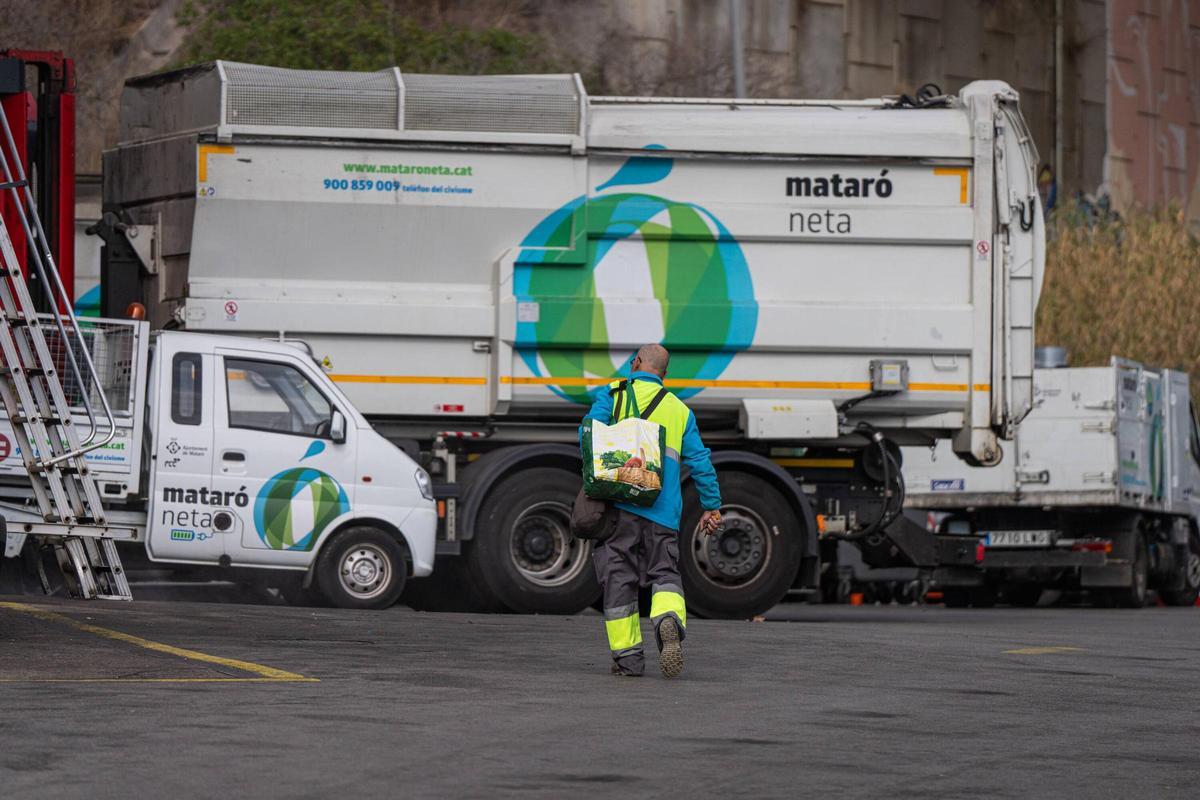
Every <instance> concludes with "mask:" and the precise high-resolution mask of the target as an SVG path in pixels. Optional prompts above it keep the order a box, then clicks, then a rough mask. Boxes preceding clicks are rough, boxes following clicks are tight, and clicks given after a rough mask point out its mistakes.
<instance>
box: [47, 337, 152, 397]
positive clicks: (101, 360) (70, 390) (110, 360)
mask: <svg viewBox="0 0 1200 800" xmlns="http://www.w3.org/2000/svg"><path fill="white" fill-rule="evenodd" d="M43 319H44V320H45V324H43V325H41V326H40V327H41V329H42V334H43V335H44V336H45V337H46V346H47V347H48V348H49V350H50V354H51V356H52V357H53V358H54V363H55V365H56V369H57V370H58V374H59V378H60V380H61V382H62V387H63V393H64V394H65V395H66V398H67V402H68V403H69V404H70V405H71V408H72V410H75V411H79V412H80V413H83V411H84V397H85V394H84V393H85V392H86V397H87V399H88V400H89V401H90V402H91V405H92V408H99V407H100V405H101V403H100V394H99V391H100V390H102V391H103V392H104V394H105V395H107V396H108V401H109V403H110V405H111V406H112V410H113V414H115V415H117V416H130V415H132V414H133V387H132V385H131V384H132V380H133V366H134V363H133V359H134V357H135V353H136V350H135V338H136V334H135V326H136V323H133V322H124V321H121V320H103V321H100V320H93V319H88V318H81V319H80V320H79V331H80V332H79V335H76V334H75V333H74V332H73V331H72V330H71V329H70V328H69V327H67V328H66V331H67V339H68V342H66V343H64V341H63V338H62V334H61V332H60V331H59V328H58V326H57V325H55V324H54V323H53V317H51V316H49V315H44V317H43ZM80 337H82V338H80ZM68 344H69V346H70V347H71V349H72V351H73V352H74V354H75V362H76V363H78V364H82V363H83V361H84V359H83V352H82V350H83V348H84V347H87V350H88V352H89V353H90V354H91V356H92V361H93V362H94V363H95V365H96V374H97V376H98V377H99V381H100V386H99V387H97V386H96V383H95V382H94V381H90V380H88V379H87V377H86V376H85V377H84V381H85V384H86V385H82V386H81V385H80V382H79V376H77V375H76V374H75V372H74V370H72V369H71V368H70V367H69V360H68V359H67V350H66V347H67V345H68Z"/></svg>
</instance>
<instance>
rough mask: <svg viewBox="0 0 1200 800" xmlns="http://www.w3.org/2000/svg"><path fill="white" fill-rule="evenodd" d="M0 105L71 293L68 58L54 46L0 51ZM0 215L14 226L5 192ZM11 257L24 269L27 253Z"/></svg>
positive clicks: (71, 87) (71, 79) (71, 78)
mask: <svg viewBox="0 0 1200 800" xmlns="http://www.w3.org/2000/svg"><path fill="white" fill-rule="evenodd" d="M0 109H2V110H3V112H4V115H5V116H6V117H7V118H8V124H9V127H10V128H11V130H12V131H13V137H14V139H15V141H14V143H13V144H14V148H15V153H10V155H12V156H13V157H14V158H15V159H17V160H19V161H20V162H21V164H22V165H23V166H24V167H25V172H26V174H27V175H28V176H29V180H30V181H31V182H32V184H33V190H34V194H35V195H36V197H37V204H38V213H39V215H40V216H41V218H42V221H43V224H44V225H45V228H46V237H47V239H48V240H49V242H50V249H51V252H53V254H54V259H55V261H56V262H57V265H58V272H59V274H60V275H61V276H62V282H63V285H64V286H65V287H66V288H67V291H68V292H74V287H75V64H74V62H72V61H71V59H69V58H67V57H65V56H64V55H63V54H62V53H61V52H57V51H43V50H0ZM22 132H24V136H22ZM0 146H3V147H6V148H7V147H8V144H7V143H6V142H0ZM0 177H2V176H0ZM5 194H6V195H8V194H11V193H5ZM0 214H2V215H3V217H4V221H5V222H6V223H7V224H8V225H9V226H10V228H11V229H13V230H18V229H19V227H20V218H19V217H18V216H17V212H16V209H15V208H13V207H12V200H11V199H9V198H8V197H5V199H4V200H3V201H2V202H0ZM17 257H18V259H19V260H20V262H21V268H22V270H25V269H27V266H28V254H27V253H26V252H23V251H19V252H18V253H17ZM31 288H32V287H31Z"/></svg>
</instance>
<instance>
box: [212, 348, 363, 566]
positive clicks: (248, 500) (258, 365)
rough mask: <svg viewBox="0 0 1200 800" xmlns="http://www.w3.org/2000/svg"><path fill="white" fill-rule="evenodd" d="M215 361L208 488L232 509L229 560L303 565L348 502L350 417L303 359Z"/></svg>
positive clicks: (225, 355) (226, 356)
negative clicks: (211, 485)
mask: <svg viewBox="0 0 1200 800" xmlns="http://www.w3.org/2000/svg"><path fill="white" fill-rule="evenodd" d="M217 361H218V372H219V374H218V378H217V380H218V383H219V391H218V392H217V397H216V426H215V431H214V434H213V437H214V447H213V452H214V467H215V473H216V474H215V477H214V481H213V483H214V486H215V487H216V489H217V491H218V493H219V495H220V499H221V501H222V502H224V503H225V504H226V506H228V507H231V508H232V509H234V510H235V513H236V520H235V524H236V530H231V531H230V535H229V536H226V537H224V539H225V542H226V553H227V555H229V557H230V558H231V559H232V561H233V563H234V564H247V565H253V564H258V565H275V566H298V567H299V566H307V565H308V564H309V563H310V562H311V561H312V558H313V552H314V548H315V546H316V544H317V541H318V540H319V539H320V537H321V534H322V533H323V532H324V531H325V530H326V529H327V528H328V527H329V525H330V523H332V522H333V521H334V520H336V519H338V518H340V517H342V516H343V515H345V514H346V513H348V512H349V510H350V504H351V502H352V501H353V499H354V498H353V492H354V485H355V452H356V450H355V431H354V430H353V428H352V426H350V425H348V424H347V421H348V419H349V415H347V414H346V410H345V409H342V408H340V407H339V406H338V404H337V402H335V401H334V400H333V398H332V397H330V396H329V395H328V394H327V393H326V392H324V391H323V390H322V389H321V386H322V383H323V382H322V381H320V380H318V379H317V373H316V367H315V366H314V365H312V364H311V363H308V362H306V361H305V360H304V359H302V358H300V357H296V358H290V357H288V356H282V355H270V356H264V355H263V354H261V353H253V352H246V351H237V350H220V351H218V359H217ZM335 439H341V441H335Z"/></svg>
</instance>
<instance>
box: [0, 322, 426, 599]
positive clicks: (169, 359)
mask: <svg viewBox="0 0 1200 800" xmlns="http://www.w3.org/2000/svg"><path fill="white" fill-rule="evenodd" d="M55 341H61V340H59V339H56V340H55ZM71 341H72V343H73V344H72V347H71V348H70V349H72V350H75V351H78V352H80V353H82V350H83V348H86V349H87V352H88V353H89V355H90V356H91V360H92V362H93V363H95V365H96V369H97V372H98V375H99V381H98V386H99V387H101V388H102V390H103V392H104V394H105V395H106V396H107V398H108V402H109V405H110V406H111V408H112V411H113V419H114V421H115V422H114V425H113V427H112V428H111V430H112V436H111V438H110V441H109V442H108V443H107V444H105V445H104V446H102V447H99V448H97V449H95V450H93V451H91V452H89V453H88V454H87V456H86V460H87V465H88V470H89V472H90V475H91V478H92V479H93V480H94V481H95V482H96V483H97V485H98V487H99V495H100V499H101V501H102V502H103V506H104V509H105V516H106V518H107V520H108V522H109V524H111V525H113V526H116V527H119V528H123V529H126V530H132V531H133V532H134V537H133V543H134V544H135V545H136V546H138V547H144V549H145V554H146V556H147V557H148V558H149V560H150V561H152V562H155V563H165V564H181V565H199V566H211V567H224V568H248V569H273V570H291V571H294V572H297V573H303V574H304V576H305V578H304V583H307V584H308V585H309V586H315V587H316V588H317V589H319V590H320V592H321V594H323V595H324V596H325V597H326V598H327V599H328V600H329V601H330V602H331V603H333V604H335V605H339V606H343V607H347V608H381V607H386V606H388V605H391V604H392V603H394V602H395V601H396V599H397V598H398V597H399V596H400V593H401V592H402V591H403V588H404V584H405V582H406V579H407V578H408V577H409V576H410V575H412V576H423V575H428V574H429V573H430V571H431V570H432V568H433V558H434V549H435V541H434V540H435V535H436V524H437V523H436V512H435V510H434V502H433V498H432V493H431V487H430V481H429V477H428V475H427V474H426V472H425V471H424V470H423V469H422V468H421V467H419V466H418V465H417V464H416V463H415V462H414V461H413V460H412V459H411V458H409V457H408V456H407V455H406V454H405V453H404V452H403V451H401V450H400V449H399V448H397V447H396V446H395V445H393V444H392V443H391V442H389V441H387V440H386V439H384V438H383V437H382V436H380V435H379V434H378V433H376V432H375V431H374V430H373V429H372V428H371V425H370V423H369V422H367V420H366V418H364V417H363V415H362V414H361V413H359V411H358V410H357V409H356V408H355V407H354V404H353V403H352V402H351V401H350V399H349V398H348V397H346V395H345V394H344V393H343V392H342V391H341V390H340V389H339V388H338V387H337V385H336V384H335V383H333V381H331V380H330V379H329V377H328V376H327V375H326V374H325V372H324V371H323V370H322V369H321V368H320V366H319V365H318V364H317V363H316V362H315V361H313V359H312V357H311V356H310V355H308V354H307V353H306V352H304V351H303V350H302V349H299V348H298V347H296V346H294V345H291V344H284V343H279V342H266V341H256V340H253V339H246V338H241V337H233V336H214V335H211V334H196V333H188V332H180V331H163V332H159V333H154V334H151V333H150V329H149V324H148V323H146V322H144V321H135V320H129V319H124V320H121V319H84V320H81V321H80V334H79V335H78V336H77V337H75V338H73V339H72V340H71ZM61 350H62V348H60V351H61ZM98 391H100V389H97V388H95V387H93V388H92V389H91V392H92V393H96V392H98ZM66 392H67V401H68V402H69V403H70V404H71V407H72V408H73V409H74V416H75V417H76V425H78V426H80V427H83V426H85V425H86V423H87V419H86V417H85V415H84V411H83V409H84V405H85V404H84V402H83V401H84V400H85V399H87V397H86V394H87V393H85V392H82V391H81V390H80V388H79V385H78V383H74V382H72V383H68V385H67V386H66ZM102 432H103V433H105V434H107V433H108V431H102ZM29 485H30V484H29V474H28V471H27V470H26V468H25V464H24V461H23V458H22V453H21V449H20V447H19V446H17V445H16V440H15V439H14V437H13V429H12V425H11V424H10V420H9V419H8V417H7V415H5V416H2V417H0V499H2V501H3V502H0V511H2V513H3V515H4V517H5V518H6V519H7V523H8V536H7V539H6V542H5V546H6V547H5V550H6V552H5V555H7V556H9V557H18V556H20V557H23V558H27V559H30V560H32V561H34V563H35V564H36V563H37V562H36V553H31V552H30V551H29V550H28V549H26V545H27V544H28V545H29V546H30V547H32V545H33V544H34V541H32V540H30V541H29V542H27V541H26V539H27V536H26V533H25V531H27V530H28V531H30V532H33V533H34V534H35V538H36V531H37V525H36V523H37V522H38V521H39V520H40V519H41V517H40V514H39V513H38V510H37V508H36V507H34V506H33V505H32V504H31V502H30V492H29ZM123 546H124V547H129V546H130V545H128V544H123ZM23 551H24V552H23Z"/></svg>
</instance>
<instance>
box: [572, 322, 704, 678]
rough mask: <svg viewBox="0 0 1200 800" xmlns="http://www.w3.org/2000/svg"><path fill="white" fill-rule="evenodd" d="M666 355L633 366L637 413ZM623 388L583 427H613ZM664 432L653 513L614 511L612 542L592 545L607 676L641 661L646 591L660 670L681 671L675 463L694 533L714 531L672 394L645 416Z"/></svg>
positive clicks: (655, 351) (693, 442) (600, 399)
mask: <svg viewBox="0 0 1200 800" xmlns="http://www.w3.org/2000/svg"><path fill="white" fill-rule="evenodd" d="M669 359H670V354H669V353H668V352H667V350H666V348H665V347H663V346H662V345H657V344H648V345H645V346H643V347H642V348H641V349H640V350H638V352H637V355H636V356H635V357H634V359H633V364H632V369H631V373H630V376H629V383H628V386H627V387H626V388H627V390H628V391H633V392H634V396H635V398H636V400H637V404H636V405H637V407H638V408H649V407H650V406H651V403H652V401H653V399H654V397H655V396H656V395H658V393H659V392H660V391H661V390H662V385H663V378H664V377H665V376H666V374H667V362H668V360H669ZM622 383H623V382H622V381H613V382H612V383H611V384H609V386H608V388H607V390H605V391H600V392H598V393H597V395H596V398H595V401H594V402H593V403H592V408H591V410H590V411H588V413H587V416H585V417H584V419H588V418H591V419H594V420H598V421H600V422H603V423H605V424H610V423H611V424H615V423H617V422H619V421H620V420H621V419H622V416H621V415H622V413H623V411H624V409H618V410H617V412H616V414H615V415H614V413H613V397H614V395H616V394H617V392H618V391H619V390H620V387H621V384H622ZM648 419H650V420H652V421H653V422H657V423H658V424H659V425H661V426H663V427H664V428H665V429H666V433H667V436H666V438H667V449H666V452H665V453H664V454H663V478H662V484H663V485H662V493H661V494H660V495H659V497H658V500H657V501H655V503H654V505H652V506H649V507H638V506H632V505H628V504H626V503H616V504H615V506H616V513H617V519H616V526H615V529H614V531H613V533H612V535H611V536H609V537H608V538H607V539H604V540H602V541H599V542H597V543H596V546H595V550H594V553H593V559H594V561H595V566H596V576H597V577H598V578H599V579H600V585H601V586H602V587H603V589H604V627H605V629H606V630H607V632H608V646H609V649H610V650H611V651H612V657H613V662H614V663H613V666H612V672H613V674H614V675H628V676H638V675H641V674H642V673H643V671H644V670H645V666H646V659H645V656H644V654H643V652H642V629H641V625H640V624H639V621H638V588H639V586H648V587H649V588H650V591H651V600H650V621H651V622H652V623H653V625H654V634H655V639H656V640H657V642H658V651H659V666H660V668H661V669H662V672H663V675H665V676H666V677H668V678H674V677H675V676H677V675H678V674H679V673H680V672H681V671H682V670H683V648H682V646H681V643H682V641H683V638H684V635H685V632H686V629H687V612H686V610H685V608H684V602H683V585H682V583H681V581H680V579H679V515H680V512H681V511H682V509H683V495H682V492H681V491H680V485H679V484H680V479H679V471H680V462H681V461H682V462H683V463H684V464H686V465H687V467H688V469H690V470H691V474H692V480H693V481H694V482H695V484H696V489H697V491H699V493H700V504H701V505H702V506H703V507H704V509H705V511H704V514H703V516H701V518H700V533H701V534H702V535H704V536H708V535H709V534H711V533H712V532H714V531H715V530H716V529H717V527H718V526H719V525H720V521H721V514H720V511H718V509H719V508H720V507H721V490H720V487H719V486H718V485H717V472H716V470H715V469H713V465H712V461H711V460H710V459H709V451H708V448H707V447H705V446H704V442H702V441H701V440H700V430H699V428H697V427H696V417H695V415H694V414H692V411H691V409H689V408H688V407H687V406H686V405H684V403H683V401H682V400H680V399H679V398H678V397H676V396H675V395H673V394H666V395H664V397H663V398H662V400H661V401H660V402H659V404H658V405H657V407H655V408H654V409H653V411H652V412H651V413H650V415H649V416H648Z"/></svg>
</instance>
